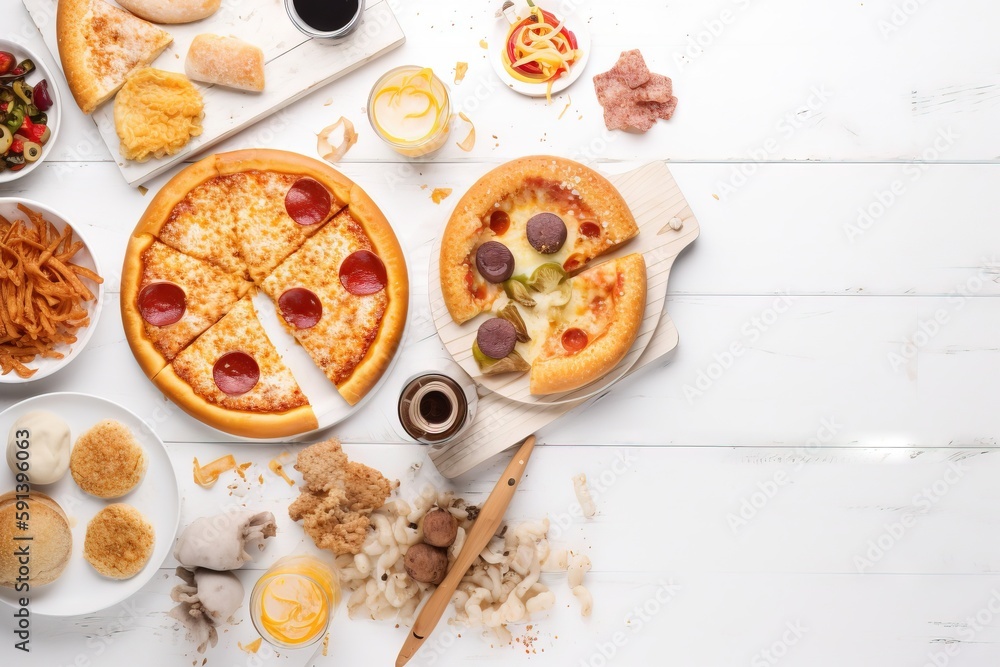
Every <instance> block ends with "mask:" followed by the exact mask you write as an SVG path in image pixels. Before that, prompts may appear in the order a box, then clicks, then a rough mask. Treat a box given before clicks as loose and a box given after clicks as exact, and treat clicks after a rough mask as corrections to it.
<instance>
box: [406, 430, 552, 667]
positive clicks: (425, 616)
mask: <svg viewBox="0 0 1000 667" xmlns="http://www.w3.org/2000/svg"><path fill="white" fill-rule="evenodd" d="M534 449H535V436H533V435H529V436H528V438H527V439H526V440H525V441H524V444H522V445H521V448H520V449H518V450H517V454H515V455H514V458H513V459H511V462H510V463H509V464H507V468H506V469H505V470H504V471H503V475H501V476H500V479H499V480H498V481H497V485H496V486H495V487H493V493H491V494H490V497H489V498H487V499H486V502H485V503H483V506H482V508H480V510H479V517H478V518H476V522H475V523H474V524H472V530H470V531H469V535H468V537H466V538H465V545H464V546H463V547H462V550H461V551H460V552H459V553H458V557H457V558H456V559H455V563H454V564H453V565H452V566H451V569H450V570H448V575H447V576H446V577H445V578H444V581H442V582H441V584H440V585H439V586H438V587H437V590H435V591H434V593H432V594H431V597H430V599H429V600H427V604H425V605H424V608H423V609H422V610H421V612H420V615H419V616H417V620H416V621H415V622H414V623H413V628H412V629H411V630H410V636H409V637H407V638H406V641H405V642H403V648H401V649H400V650H399V655H398V656H397V657H396V667H403V665H405V664H406V663H408V662H409V661H410V659H411V658H412V657H413V655H414V654H415V653H416V652H417V650H418V649H419V648H420V647H421V646H422V645H423V643H424V641H425V640H426V639H427V637H429V636H430V634H431V633H432V632H433V631H434V628H435V626H437V624H438V621H440V620H441V617H442V616H443V615H444V612H445V609H447V608H448V604H449V603H450V602H451V596H452V595H453V594H454V593H455V591H456V590H457V589H458V584H459V583H461V581H462V577H464V576H465V573H466V572H467V571H468V569H469V567H471V566H472V563H473V562H474V561H475V560H476V556H478V555H479V554H480V552H481V551H482V550H483V549H485V548H486V545H487V544H489V542H490V539H492V537H493V536H494V535H495V534H496V532H497V529H498V528H499V527H500V522H501V521H503V515H504V514H505V513H506V512H507V507H508V506H509V505H510V501H511V499H512V498H513V497H514V492H515V491H517V486H518V484H519V483H520V481H521V476H522V475H524V469H525V467H527V465H528V458H529V457H530V456H531V452H532V450H534Z"/></svg>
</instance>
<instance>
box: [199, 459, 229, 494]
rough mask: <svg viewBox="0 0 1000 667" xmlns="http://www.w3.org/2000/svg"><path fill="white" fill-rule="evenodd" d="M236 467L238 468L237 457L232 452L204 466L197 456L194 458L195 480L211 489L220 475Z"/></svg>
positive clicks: (201, 485) (205, 487)
mask: <svg viewBox="0 0 1000 667" xmlns="http://www.w3.org/2000/svg"><path fill="white" fill-rule="evenodd" d="M234 468H236V459H235V458H234V457H233V455H232V454H226V455H225V456H223V457H222V458H219V459H216V460H214V461H212V462H211V463H208V464H206V465H204V466H203V465H200V464H199V463H198V457H197V456H196V457H195V458H194V482H195V484H197V485H198V486H200V487H202V488H204V489H209V488H211V487H212V486H213V485H214V484H215V483H216V482H217V481H219V475H221V474H222V473H224V472H226V471H227V470H233V469H234Z"/></svg>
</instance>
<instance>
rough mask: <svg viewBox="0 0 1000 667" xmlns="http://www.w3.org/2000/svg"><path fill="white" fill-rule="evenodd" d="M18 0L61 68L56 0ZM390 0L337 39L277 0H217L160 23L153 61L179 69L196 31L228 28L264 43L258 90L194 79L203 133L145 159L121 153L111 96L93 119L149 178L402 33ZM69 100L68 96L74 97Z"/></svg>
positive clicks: (128, 169) (126, 165) (132, 180)
mask: <svg viewBox="0 0 1000 667" xmlns="http://www.w3.org/2000/svg"><path fill="white" fill-rule="evenodd" d="M23 2H24V6H25V7H27V9H28V13H29V14H31V20H32V21H33V22H34V23H35V25H36V26H37V27H38V30H39V31H40V32H41V33H42V38H43V39H44V40H45V45H46V46H47V47H48V49H49V52H50V53H51V54H52V62H53V63H54V65H55V67H56V68H57V69H59V71H62V68H61V64H60V61H59V48H58V46H57V44H56V7H57V5H58V0H23ZM389 4H390V3H389V2H387V1H386V0H378V1H372V0H369V2H368V3H367V5H368V6H367V7H366V8H365V13H364V17H363V19H362V22H361V25H360V26H359V27H358V29H357V30H356V31H355V32H354V33H353V34H352V35H351V36H350V38H348V39H347V40H345V41H343V42H339V43H337V44H327V43H324V42H321V41H318V40H313V39H309V38H307V37H306V36H305V35H303V34H302V33H300V32H299V31H298V30H297V29H296V28H295V26H294V25H292V22H291V20H289V18H288V15H287V14H286V13H285V7H284V3H283V2H281V0H240V2H238V3H236V2H223V3H222V7H221V8H220V9H219V11H218V12H216V13H215V14H213V15H212V16H210V17H208V18H207V19H204V20H202V21H196V22H194V23H186V24H181V25H164V26H162V27H163V28H164V29H165V30H167V31H168V32H170V34H171V35H173V37H174V41H173V43H172V44H171V45H170V46H169V47H167V49H166V50H165V51H164V52H163V53H161V54H160V56H159V57H158V58H157V59H156V60H155V61H154V62H153V67H156V68H158V69H164V70H169V71H172V72H183V71H184V57H185V56H186V55H187V51H188V47H189V46H190V44H191V41H192V40H193V39H194V37H195V36H196V35H199V34H201V33H216V34H219V35H234V36H236V37H239V38H241V39H244V40H246V41H247V42H250V43H251V44H254V45H256V46H259V47H260V48H261V49H262V50H263V51H264V59H265V66H264V77H265V80H266V86H265V88H264V91H263V92H261V93H248V92H242V91H238V90H230V89H227V88H222V87H219V86H209V85H206V84H202V83H196V84H195V85H197V86H198V89H199V90H200V91H201V94H202V96H203V97H204V100H205V119H204V121H203V132H202V134H201V136H198V137H195V138H194V139H192V140H191V141H190V142H189V143H188V144H187V146H185V147H184V149H183V150H181V151H180V152H179V153H177V154H176V155H171V156H169V157H164V158H160V159H150V160H148V161H146V162H132V161H128V160H125V159H124V158H122V157H121V155H120V153H119V151H118V145H119V140H118V134H117V133H116V132H115V121H114V101H113V100H109V101H108V102H106V103H104V104H103V105H101V107H100V108H99V109H97V111H95V112H94V114H93V120H94V123H95V124H96V125H97V130H98V132H100V135H101V138H102V139H103V141H104V143H105V144H106V145H107V147H108V150H109V151H111V155H112V157H114V159H115V161H116V163H117V164H118V168H119V170H120V171H121V173H122V176H123V177H124V178H125V180H126V181H128V183H129V185H138V184H140V183H143V182H145V181H148V180H149V179H151V178H153V177H154V176H157V175H158V174H161V173H163V172H164V171H166V170H167V169H169V168H170V167H172V166H173V165H175V164H177V163H179V162H181V161H183V160H185V159H186V158H187V157H189V156H191V155H193V154H195V153H198V152H200V151H203V150H205V149H206V148H208V147H210V146H213V145H215V144H217V143H219V142H220V141H222V140H223V139H226V138H227V137H229V136H231V135H233V134H236V133H237V132H239V131H240V130H242V129H244V128H246V127H249V126H250V125H253V124H254V123H256V122H258V121H260V120H262V119H264V118H267V117H268V116H271V115H272V114H274V113H275V112H277V111H279V110H280V109H282V108H284V107H286V106H288V105H289V104H291V103H292V102H294V101H295V100H297V99H299V98H300V97H302V96H304V95H306V94H307V93H309V92H311V91H312V90H314V89H316V88H317V87H319V86H323V85H325V84H327V83H330V82H331V81H333V80H335V79H338V78H340V77H342V76H344V75H345V74H347V73H348V72H350V71H352V70H354V69H356V68H358V67H360V66H361V65H364V64H365V63H368V62H370V61H372V60H374V59H376V58H378V57H379V56H381V55H384V54H385V53H388V52H389V51H391V50H392V49H394V48H396V47H398V46H400V45H401V44H402V43H403V42H404V41H405V37H404V35H403V30H402V28H400V27H399V23H398V22H397V21H396V16H395V14H393V11H392V8H391V7H390V6H389ZM67 103H69V104H72V99H70V100H68V102H67Z"/></svg>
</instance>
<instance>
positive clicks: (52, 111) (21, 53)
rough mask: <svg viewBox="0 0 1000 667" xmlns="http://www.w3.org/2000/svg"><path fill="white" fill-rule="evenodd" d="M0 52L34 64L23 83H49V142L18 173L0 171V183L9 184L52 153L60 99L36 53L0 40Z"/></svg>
mask: <svg viewBox="0 0 1000 667" xmlns="http://www.w3.org/2000/svg"><path fill="white" fill-rule="evenodd" d="M0 51H9V52H11V53H13V54H14V58H15V59H16V60H17V61H18V62H21V61H22V60H24V59H25V58H31V60H32V61H33V62H34V63H35V71H34V72H32V73H30V74H28V76H27V78H26V79H25V81H27V82H28V83H29V84H30V85H35V84H36V83H38V82H39V81H41V80H42V79H45V80H47V81H48V82H49V96H50V97H51V98H52V107H51V108H49V109H48V111H46V112H45V115H46V116H48V123H46V124H47V125H48V128H49V132H50V135H49V140H48V141H46V142H45V145H44V146H43V147H42V156H41V157H40V158H39V159H37V160H35V161H34V162H32V163H30V164H28V165H27V166H25V167H24V169H21V170H20V171H10V170H9V169H6V170H4V171H0V183H10V182H11V181H16V180H17V179H19V178H21V177H22V176H27V175H28V174H30V173H31V172H33V171H34V170H35V169H37V168H38V165H40V164H41V163H42V162H44V161H45V158H46V157H48V155H49V153H50V152H51V151H52V147H53V146H54V145H55V143H56V137H57V136H58V135H59V125H60V120H61V119H62V97H60V93H59V86H57V85H56V81H55V78H54V77H53V76H52V70H50V69H49V68H48V66H47V65H46V64H45V61H44V60H42V59H41V58H39V57H38V54H37V53H35V52H33V51H30V50H29V49H27V48H25V47H23V46H21V45H20V44H18V43H17V42H12V41H10V40H7V39H0Z"/></svg>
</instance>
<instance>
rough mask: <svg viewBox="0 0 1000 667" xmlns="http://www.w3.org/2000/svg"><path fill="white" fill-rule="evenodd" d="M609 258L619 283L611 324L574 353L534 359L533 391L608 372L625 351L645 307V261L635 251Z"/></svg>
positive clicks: (572, 385)
mask: <svg viewBox="0 0 1000 667" xmlns="http://www.w3.org/2000/svg"><path fill="white" fill-rule="evenodd" d="M610 261H612V262H615V264H616V265H617V269H618V276H619V281H620V284H621V285H622V289H621V292H620V293H619V294H616V295H615V308H614V317H613V318H612V321H611V326H610V328H608V330H607V331H606V332H605V333H604V335H603V336H601V337H600V338H598V339H597V340H596V341H592V342H591V343H590V344H589V345H587V347H585V348H584V349H583V350H581V351H580V352H579V353H577V354H574V355H571V356H562V357H553V358H549V359H535V360H534V361H533V362H532V364H531V371H530V375H529V380H530V386H531V393H532V394H535V395H538V396H542V395H547V394H558V393H561V392H565V391H572V390H574V389H579V388H580V387H582V386H584V385H586V384H588V383H590V382H593V381H594V380H597V379H598V378H601V377H603V376H604V375H606V374H607V373H609V372H610V371H611V370H612V369H613V368H614V367H615V366H617V365H618V362H620V361H621V360H622V359H623V358H624V357H625V355H626V354H628V351H629V349H630V348H631V347H632V343H634V342H635V337H636V335H637V334H638V332H639V327H640V326H641V324H642V317H643V314H644V313H645V311H646V261H645V260H644V259H643V257H642V255H640V254H638V253H633V254H631V255H626V256H625V257H621V258H619V259H614V260H610ZM601 266H603V265H599V266H598V267H594V268H595V269H597V268H600V267H601Z"/></svg>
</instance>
